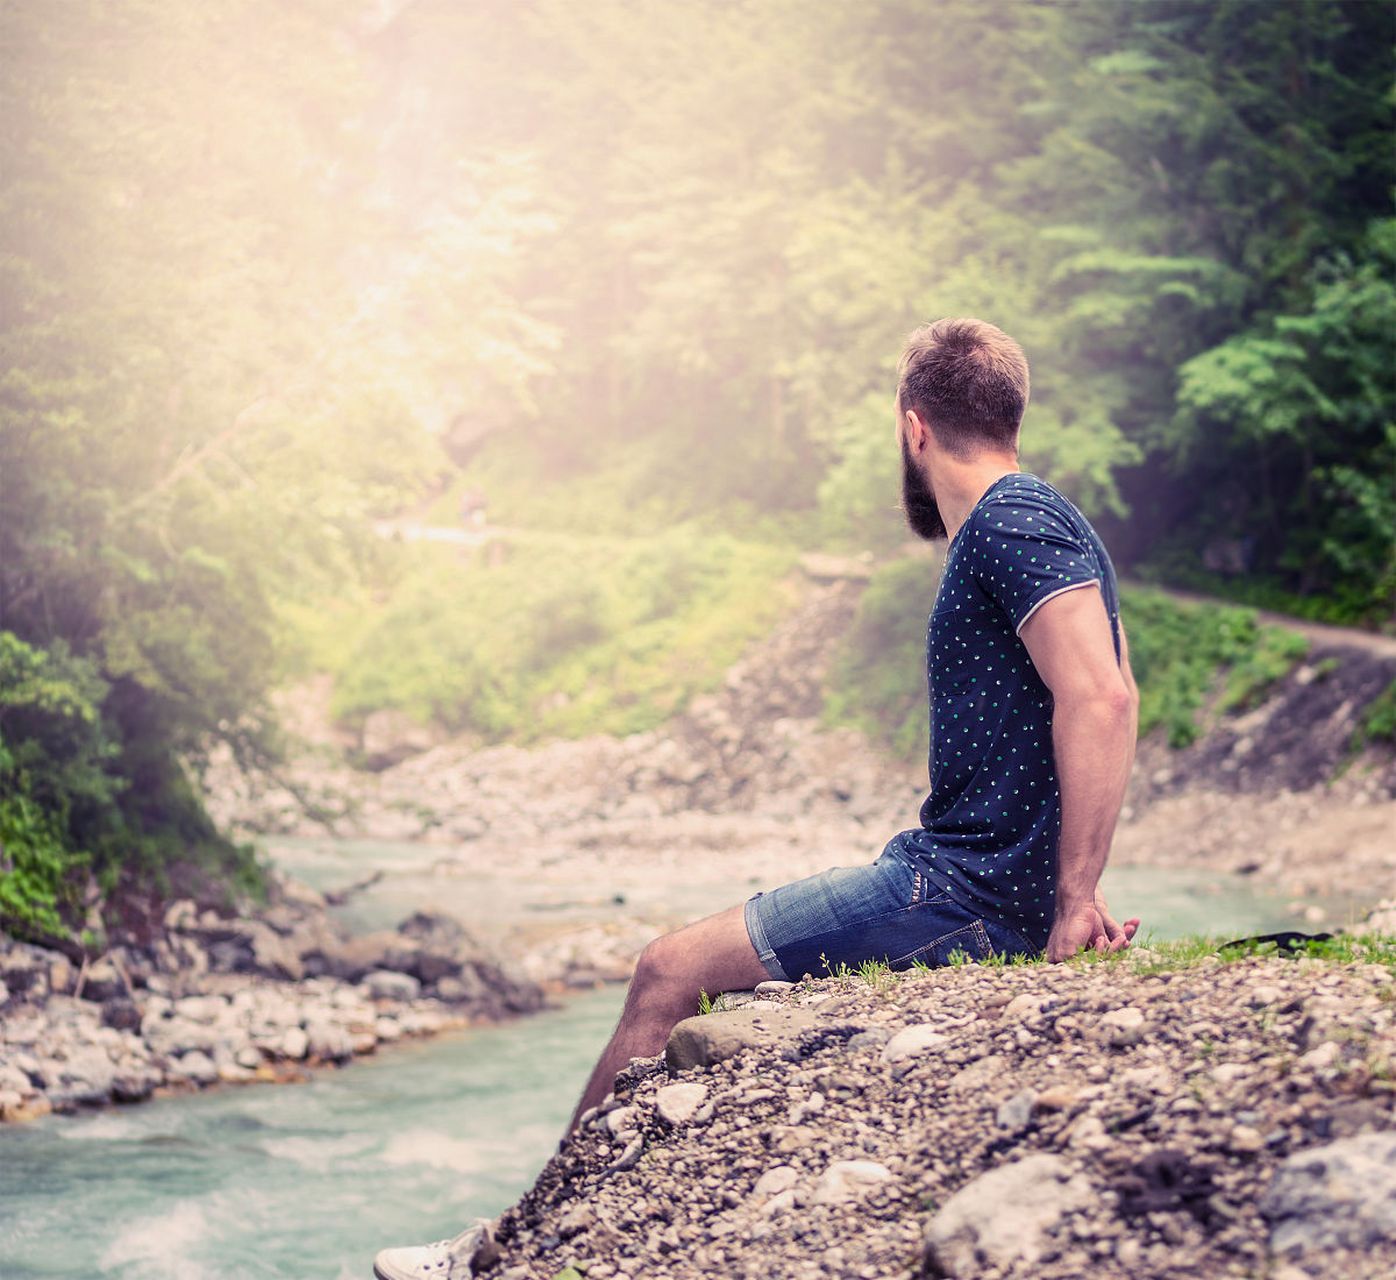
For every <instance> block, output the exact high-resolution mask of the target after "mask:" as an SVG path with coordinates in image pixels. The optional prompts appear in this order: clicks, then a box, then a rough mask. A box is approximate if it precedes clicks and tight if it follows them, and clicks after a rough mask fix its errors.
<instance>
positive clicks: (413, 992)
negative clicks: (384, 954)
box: [362, 969, 422, 1000]
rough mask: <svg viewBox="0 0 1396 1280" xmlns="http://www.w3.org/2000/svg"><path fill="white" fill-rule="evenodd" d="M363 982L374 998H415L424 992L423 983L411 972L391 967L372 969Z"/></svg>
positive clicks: (370, 995)
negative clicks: (396, 971) (398, 971)
mask: <svg viewBox="0 0 1396 1280" xmlns="http://www.w3.org/2000/svg"><path fill="white" fill-rule="evenodd" d="M362 983H363V986H364V987H366V988H367V990H368V994H369V997H370V998H371V999H373V1000H415V999H416V998H417V997H418V996H419V995H421V993H422V984H421V983H420V982H418V981H417V979H416V978H414V977H413V976H412V975H411V974H410V973H395V972H394V971H393V970H391V969H370V970H369V972H368V973H366V974H364V976H363V980H362Z"/></svg>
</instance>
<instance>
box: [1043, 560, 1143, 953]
mask: <svg viewBox="0 0 1396 1280" xmlns="http://www.w3.org/2000/svg"><path fill="white" fill-rule="evenodd" d="M1019 635H1020V637H1021V638H1022V641H1023V644H1024V645H1025V646H1026V647H1027V650H1028V654H1029V656H1030V657H1031V658H1032V660H1033V664H1034V666H1036V668H1037V672H1038V675H1040V676H1041V677H1042V682H1043V683H1044V684H1045V685H1046V686H1047V687H1048V689H1050V690H1051V692H1052V701H1053V710H1052V748H1053V753H1054V756H1055V759H1056V766H1057V785H1058V788H1059V789H1060V792H1061V811H1062V827H1061V839H1060V844H1059V848H1058V855H1057V897H1056V913H1055V918H1054V920H1053V924H1052V933H1051V936H1050V937H1049V938H1048V940H1047V958H1048V959H1049V960H1063V959H1065V958H1066V957H1067V956H1069V955H1073V954H1074V953H1075V952H1076V951H1078V950H1080V948H1081V947H1083V946H1089V945H1095V947H1096V949H1097V950H1098V951H1107V950H1109V951H1115V950H1119V949H1120V948H1122V947H1124V946H1127V945H1128V943H1129V940H1130V938H1131V937H1133V935H1134V931H1135V929H1137V928H1138V925H1139V922H1138V920H1128V921H1126V922H1125V924H1124V925H1123V926H1120V925H1117V924H1115V922H1114V921H1113V920H1111V919H1110V918H1109V914H1108V912H1107V911H1106V910H1105V904H1104V901H1103V899H1098V890H1099V884H1100V873H1101V872H1102V871H1103V870H1104V868H1105V861H1106V859H1107V858H1108V857H1109V854H1110V841H1111V839H1112V838H1113V836H1114V833H1115V823H1116V821H1117V820H1118V818H1119V814H1120V806H1121V804H1123V802H1124V794H1125V785H1126V783H1127V782H1128V781H1129V773H1130V769H1131V767H1132V766H1133V762H1134V746H1135V737H1136V733H1137V728H1138V723H1139V694H1138V690H1137V689H1136V688H1135V686H1134V677H1133V675H1132V674H1131V673H1130V671H1129V666H1128V656H1127V650H1126V649H1125V647H1124V638H1123V637H1124V633H1123V629H1122V630H1121V657H1120V660H1119V661H1116V658H1115V646H1114V642H1113V640H1112V638H1111V631H1110V619H1109V617H1108V615H1107V614H1106V612H1105V603H1104V600H1103V599H1102V597H1101V594H1100V590H1099V587H1098V585H1097V586H1083V587H1078V588H1075V589H1073V590H1070V591H1063V592H1062V593H1061V594H1059V595H1056V596H1053V597H1052V598H1051V599H1049V600H1048V601H1047V602H1046V603H1045V604H1043V605H1042V606H1041V607H1040V608H1038V609H1037V610H1036V611H1035V612H1034V613H1033V614H1032V615H1031V617H1029V618H1028V620H1027V621H1026V622H1025V623H1024V624H1023V629H1022V631H1021V632H1020V633H1019Z"/></svg>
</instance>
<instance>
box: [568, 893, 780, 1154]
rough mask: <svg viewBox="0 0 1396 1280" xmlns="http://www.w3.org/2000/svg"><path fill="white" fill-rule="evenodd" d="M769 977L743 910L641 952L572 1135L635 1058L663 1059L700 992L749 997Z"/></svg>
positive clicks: (688, 929) (717, 917)
mask: <svg viewBox="0 0 1396 1280" xmlns="http://www.w3.org/2000/svg"><path fill="white" fill-rule="evenodd" d="M768 977H770V974H768V973H767V972H766V967H765V965H763V964H762V963H761V960H760V957H758V956H757V954H756V948H755V947H753V946H752V945H751V939H750V937H748V935H747V931H746V920H745V917H744V914H743V908H742V906H740V905H739V906H735V907H729V908H728V909H727V910H726V911H719V912H718V913H717V914H716V915H711V916H708V917H706V918H705V919H703V920H698V921H695V922H694V923H693V924H688V925H685V926H684V927H683V928H682V929H679V930H676V931H675V932H674V933H666V934H664V935H663V936H662V937H659V938H656V939H655V940H654V941H653V942H651V943H650V944H649V945H648V946H647V947H646V948H645V949H644V950H643V951H642V952H641V953H640V959H639V962H638V963H637V964H636V966H635V975H634V977H632V978H631V980H630V989H629V990H628V991H627V992H626V994H625V1008H624V1009H622V1010H621V1015H620V1022H619V1023H618V1024H617V1025H616V1029H615V1031H614V1032H613V1033H612V1035H611V1040H610V1043H609V1044H608V1045H607V1046H606V1048H605V1049H604V1050H603V1051H602V1053H601V1058H600V1060H599V1061H598V1062H597V1064H596V1067H595V1069H594V1070H593V1071H592V1073H591V1079H590V1080H589V1081H588V1082H587V1087H586V1089H585V1091H584V1092H583V1093H582V1100H581V1101H580V1102H579V1103H578V1104H577V1109H576V1110H575V1111H574V1112H573V1113H572V1120H571V1123H569V1124H568V1126H567V1132H568V1133H571V1132H572V1130H573V1129H575V1128H576V1127H577V1118H578V1116H580V1115H581V1114H582V1112H584V1111H586V1110H587V1109H588V1108H589V1107H594V1106H595V1105H596V1104H597V1103H598V1102H600V1101H601V1099H602V1098H604V1097H605V1096H606V1095H607V1094H608V1093H609V1092H610V1091H611V1086H612V1084H613V1083H614V1082H615V1078H616V1072H618V1071H620V1070H621V1069H622V1068H623V1067H624V1066H625V1065H626V1064H627V1063H628V1062H629V1061H630V1059H631V1058H648V1057H652V1056H653V1055H654V1054H656V1053H658V1052H659V1051H660V1050H661V1049H663V1048H664V1043H665V1041H666V1040H668V1038H669V1032H670V1031H672V1030H673V1028H674V1026H675V1024H676V1023H679V1022H682V1021H683V1019H685V1018H688V1017H691V1016H692V1015H693V1014H695V1013H697V1012H698V992H699V991H706V992H707V993H708V994H709V995H716V994H717V993H718V992H719V991H738V990H744V989H746V988H749V987H754V986H755V985H756V984H757V983H758V982H764V981H765V980H766V979H767V978H768Z"/></svg>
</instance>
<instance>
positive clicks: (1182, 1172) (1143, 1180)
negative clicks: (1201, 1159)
mask: <svg viewBox="0 0 1396 1280" xmlns="http://www.w3.org/2000/svg"><path fill="white" fill-rule="evenodd" d="M1117 1190H1118V1191H1119V1196H1120V1212H1121V1213H1122V1214H1123V1215H1124V1216H1125V1217H1127V1218H1136V1217H1140V1216H1142V1215H1143V1214H1146V1213H1172V1212H1174V1211H1175V1210H1178V1209H1186V1210H1187V1212H1189V1213H1190V1214H1192V1216H1193V1217H1194V1218H1196V1219H1197V1220H1198V1222H1200V1223H1201V1224H1202V1225H1203V1226H1204V1227H1205V1226H1207V1225H1208V1224H1209V1223H1210V1222H1211V1219H1212V1218H1213V1216H1214V1214H1213V1210H1212V1207H1211V1204H1210V1200H1211V1195H1212V1192H1213V1191H1215V1190H1216V1187H1215V1186H1214V1185H1213V1183H1212V1171H1211V1170H1210V1169H1208V1168H1206V1167H1205V1166H1204V1165H1201V1164H1198V1163H1197V1162H1195V1161H1194V1160H1193V1159H1191V1158H1190V1157H1189V1156H1188V1155H1187V1154H1186V1153H1185V1152H1182V1151H1176V1150H1172V1149H1170V1148H1164V1149H1163V1150H1161V1151H1151V1152H1150V1153H1149V1154H1148V1155H1146V1156H1145V1157H1144V1158H1143V1159H1142V1160H1140V1161H1139V1163H1138V1164H1136V1165H1135V1166H1134V1167H1133V1168H1132V1169H1131V1170H1130V1171H1129V1172H1128V1173H1126V1174H1125V1175H1124V1176H1123V1177H1122V1178H1121V1179H1120V1181H1119V1183H1118V1186H1117Z"/></svg>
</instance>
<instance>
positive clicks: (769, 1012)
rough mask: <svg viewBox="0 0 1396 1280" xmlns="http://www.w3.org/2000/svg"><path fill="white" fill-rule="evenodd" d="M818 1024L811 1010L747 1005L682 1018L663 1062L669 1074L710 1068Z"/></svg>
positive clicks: (792, 1038) (793, 1037)
mask: <svg viewBox="0 0 1396 1280" xmlns="http://www.w3.org/2000/svg"><path fill="white" fill-rule="evenodd" d="M817 1025H819V1016H818V1015H817V1014H816V1013H815V1012H814V1011H813V1010H811V1009H804V1008H800V1007H798V1006H797V1007H793V1008H792V1007H788V1006H780V1007H776V1008H769V1007H768V1008H753V1007H752V1006H750V1005H746V1006H743V1007H742V1008H740V1009H732V1010H729V1011H727V1012H725V1013H708V1014H699V1015H698V1016H696V1017H693V1018H685V1019H684V1020H683V1021H682V1022H680V1023H679V1024H678V1025H677V1026H676V1027H675V1028H674V1029H673V1030H672V1031H671V1032H670V1033H669V1043H668V1044H667V1045H666V1046H665V1049H664V1060H665V1064H666V1065H667V1066H668V1069H669V1074H670V1075H677V1074H678V1073H679V1072H680V1071H687V1070H689V1069H690V1068H692V1067H710V1066H712V1065H713V1064H714V1063H717V1062H725V1061H726V1060H727V1059H728V1058H733V1057H736V1055H737V1054H739V1053H742V1052H744V1051H745V1050H747V1049H750V1048H754V1047H756V1046H758V1045H760V1046H763V1047H769V1046H771V1045H775V1044H781V1043H786V1042H790V1043H793V1042H795V1041H796V1040H798V1039H799V1036H800V1033H801V1032H802V1031H805V1030H807V1029H809V1028H811V1027H815V1026H817Z"/></svg>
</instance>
